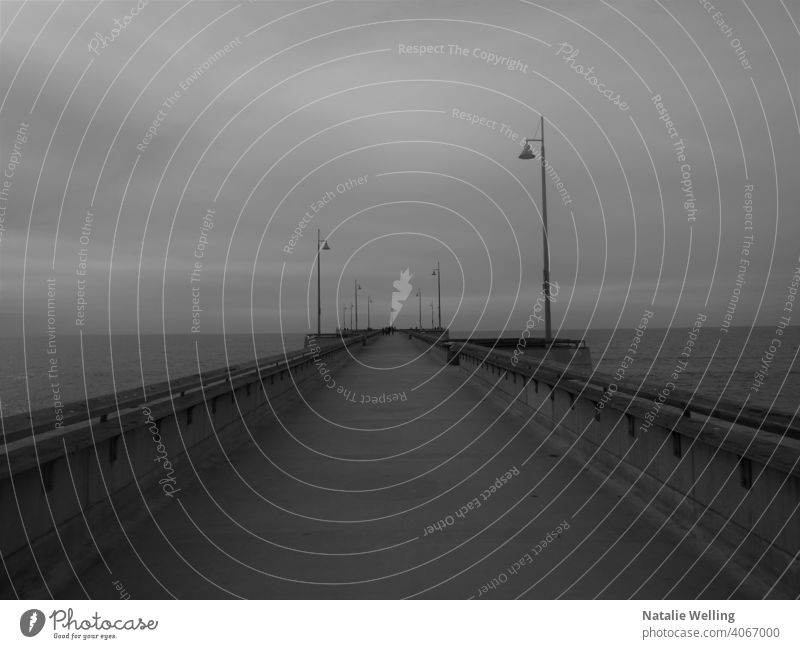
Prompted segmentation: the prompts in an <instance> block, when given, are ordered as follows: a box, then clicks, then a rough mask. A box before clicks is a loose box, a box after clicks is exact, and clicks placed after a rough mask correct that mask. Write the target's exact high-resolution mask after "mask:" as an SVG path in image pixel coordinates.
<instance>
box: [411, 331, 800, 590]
mask: <svg viewBox="0 0 800 649" xmlns="http://www.w3.org/2000/svg"><path fill="white" fill-rule="evenodd" d="M416 340H417V344H418V345H420V346H424V345H428V344H430V342H431V341H429V340H423V339H421V338H416ZM439 347H442V346H441V345H439ZM430 353H431V354H432V355H433V356H434V357H435V358H437V359H439V360H440V361H442V362H444V361H445V359H446V358H447V354H446V352H445V350H444V349H443V348H440V349H438V350H432V351H431V352H430ZM459 356H460V358H459V361H458V369H459V370H460V371H461V372H463V373H465V374H466V375H467V376H469V377H470V379H471V380H472V381H473V382H475V383H477V384H478V385H480V386H482V387H484V388H485V389H486V390H487V391H488V390H492V395H493V396H494V397H495V398H497V399H499V400H500V401H502V402H503V403H506V404H509V405H510V406H511V408H512V409H513V410H515V411H516V412H518V413H519V414H521V415H523V416H524V417H525V418H526V419H527V420H528V422H529V423H528V425H529V426H530V427H531V429H532V430H533V431H535V433H536V434H538V435H545V436H547V437H548V438H549V441H550V442H551V443H553V444H555V445H557V446H560V447H561V449H562V450H563V451H564V452H569V453H570V455H571V456H573V457H576V458H579V459H581V460H583V461H585V462H587V465H588V467H589V468H590V469H593V470H595V471H597V472H599V473H600V474H601V475H602V476H603V477H606V476H610V477H611V479H612V480H613V481H614V482H615V483H617V484H621V485H622V486H624V487H626V488H627V487H632V490H631V492H630V493H631V495H633V497H634V498H635V499H636V500H637V501H638V503H639V505H640V506H641V507H642V509H643V510H645V509H646V510H647V511H648V512H653V511H655V512H657V513H658V514H660V515H661V516H662V517H668V518H669V520H670V522H671V523H674V524H677V526H678V527H679V528H680V529H682V530H683V531H684V532H686V533H687V534H688V535H690V538H691V539H692V540H693V541H694V542H697V543H699V544H700V546H701V547H703V548H705V547H708V548H709V550H708V551H709V552H710V553H711V554H712V555H716V556H717V557H718V558H720V559H721V560H722V561H723V562H726V561H728V560H730V562H731V563H732V564H733V565H732V567H733V568H734V569H735V570H737V571H738V573H739V574H740V575H741V576H742V578H744V577H745V576H746V577H747V579H749V580H750V579H754V578H756V576H758V577H759V578H760V579H761V580H762V581H763V582H764V584H768V585H769V586H771V585H772V584H776V587H775V589H774V590H773V591H772V593H771V595H773V596H781V595H785V596H789V595H791V596H794V595H795V594H796V591H797V584H798V583H800V565H799V564H798V561H797V559H796V557H797V556H798V553H799V552H800V441H798V440H796V439H790V438H787V437H783V438H782V437H781V436H779V435H776V434H772V433H764V432H761V431H758V430H756V429H754V428H752V427H748V426H741V425H737V424H736V423H732V422H728V421H721V420H717V419H710V418H708V417H705V416H697V415H694V414H690V416H686V415H685V411H684V413H682V412H681V411H680V410H679V409H670V408H663V409H662V410H661V412H660V414H659V415H658V416H657V417H656V418H655V421H654V423H653V424H652V425H650V426H649V427H647V428H646V429H644V430H643V429H642V425H643V423H644V422H645V421H647V419H646V418H645V416H646V415H647V416H649V415H650V414H651V412H652V406H653V401H652V400H646V399H638V398H635V397H632V396H630V395H626V394H622V393H617V394H615V395H614V396H613V397H612V398H611V399H610V400H606V401H605V402H603V397H604V394H605V391H604V388H603V387H602V386H601V385H597V384H594V383H593V382H592V380H591V373H589V372H587V373H586V379H585V380H584V381H580V380H576V379H575V378H574V377H573V378H570V379H562V380H559V379H554V378H553V376H554V374H558V373H559V372H561V371H563V366H561V367H560V366H558V365H556V364H548V363H546V362H545V363H542V362H539V361H537V365H536V366H534V365H531V366H524V367H523V366H522V365H520V366H513V365H511V363H510V361H509V356H508V355H504V354H501V353H492V352H489V350H488V349H487V348H481V347H477V346H474V345H466V346H464V347H462V348H460V352H459ZM451 364H452V361H451ZM537 367H538V371H537ZM546 370H547V371H546ZM545 374H546V375H547V377H546V378H542V375H545ZM573 374H574V373H571V374H570V376H573ZM492 386H495V387H494V388H493V389H492ZM606 396H607V395H606ZM601 403H602V408H598V405H600V404H601ZM751 571H752V572H751Z"/></svg>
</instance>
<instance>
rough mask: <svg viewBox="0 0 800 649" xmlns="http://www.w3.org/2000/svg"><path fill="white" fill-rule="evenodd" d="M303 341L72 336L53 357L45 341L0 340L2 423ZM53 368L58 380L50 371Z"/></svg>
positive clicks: (60, 341)
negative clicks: (58, 403) (57, 403)
mask: <svg viewBox="0 0 800 649" xmlns="http://www.w3.org/2000/svg"><path fill="white" fill-rule="evenodd" d="M304 338H305V334H259V335H256V336H255V337H254V336H252V335H250V334H233V335H227V336H222V335H215V334H207V335H185V334H174V335H173V334H167V335H166V336H164V335H161V334H153V335H143V336H136V335H135V334H132V335H113V336H110V337H109V336H106V335H91V334H90V335H84V336H83V341H82V343H81V337H80V336H76V335H70V336H58V337H57V338H56V341H55V353H54V354H53V353H49V351H50V349H51V347H50V346H49V344H48V340H47V338H46V337H41V336H31V337H28V338H27V339H26V341H25V345H24V346H23V343H22V339H21V338H5V337H0V368H2V371H1V372H0V402H1V403H2V414H3V417H8V416H9V415H13V414H16V413H20V412H28V411H35V410H39V409H41V408H46V407H49V406H52V404H53V384H54V383H58V387H57V389H58V390H60V397H61V400H62V403H65V404H66V403H70V402H72V401H82V400H85V399H86V398H87V397H88V398H91V397H97V396H101V395H105V394H111V393H113V392H115V391H116V392H118V391H120V390H125V389H128V388H136V387H141V385H142V383H144V384H145V385H146V384H150V383H157V382H159V381H166V380H167V379H170V380H172V379H177V378H180V377H181V376H188V375H191V374H197V373H198V371H203V372H205V371H208V370H213V369H218V368H221V367H225V366H227V365H237V364H240V363H246V362H253V361H255V359H256V358H263V357H265V356H273V355H275V354H281V353H283V352H284V350H286V352H292V351H296V350H298V349H301V348H302V347H303V340H304ZM53 361H55V362H56V375H55V377H54V375H53V373H52V371H51V368H52V363H53Z"/></svg>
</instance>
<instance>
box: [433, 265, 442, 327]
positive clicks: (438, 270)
mask: <svg viewBox="0 0 800 649" xmlns="http://www.w3.org/2000/svg"><path fill="white" fill-rule="evenodd" d="M431 275H436V281H437V283H438V284H439V329H441V328H442V269H441V267H440V266H439V261H438V260H437V261H436V268H434V269H433V272H432V273H431ZM431 328H433V325H432V324H431Z"/></svg>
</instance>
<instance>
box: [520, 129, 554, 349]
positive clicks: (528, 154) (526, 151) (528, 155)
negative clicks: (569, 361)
mask: <svg viewBox="0 0 800 649" xmlns="http://www.w3.org/2000/svg"><path fill="white" fill-rule="evenodd" d="M539 132H540V133H541V137H539V138H535V137H531V138H526V139H525V146H524V148H523V149H522V153H520V154H519V158H520V160H533V159H534V158H535V157H536V154H535V153H534V152H533V151H532V150H531V145H530V143H531V142H541V144H542V148H541V154H540V157H541V160H542V243H543V246H544V271H543V275H544V284H543V285H542V288H543V289H544V340H545V343H549V342H550V341H551V340H552V335H551V329H550V247H549V245H548V238H547V183H546V182H545V165H546V164H547V162H546V159H545V156H544V115H542V116H541V123H540V126H539Z"/></svg>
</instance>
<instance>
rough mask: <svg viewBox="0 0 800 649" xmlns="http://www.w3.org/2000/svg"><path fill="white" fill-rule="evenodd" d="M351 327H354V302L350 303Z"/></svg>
mask: <svg viewBox="0 0 800 649" xmlns="http://www.w3.org/2000/svg"><path fill="white" fill-rule="evenodd" d="M350 329H351V330H352V329H353V303H352V302H351V303H350Z"/></svg>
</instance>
